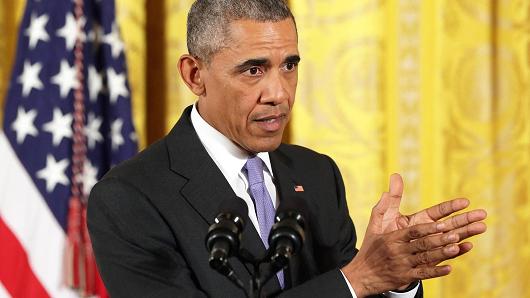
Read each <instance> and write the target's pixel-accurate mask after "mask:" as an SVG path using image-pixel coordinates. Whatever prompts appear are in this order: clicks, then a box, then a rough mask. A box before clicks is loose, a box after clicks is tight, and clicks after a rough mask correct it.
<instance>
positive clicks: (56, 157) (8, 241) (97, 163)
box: [0, 0, 137, 297]
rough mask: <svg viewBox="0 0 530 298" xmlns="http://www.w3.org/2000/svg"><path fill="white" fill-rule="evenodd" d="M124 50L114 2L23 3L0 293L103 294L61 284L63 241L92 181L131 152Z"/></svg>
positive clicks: (0, 218)
mask: <svg viewBox="0 0 530 298" xmlns="http://www.w3.org/2000/svg"><path fill="white" fill-rule="evenodd" d="M124 55H125V54H124V44H123V42H122V41H121V39H120V33H119V30H118V26H117V24H116V21H115V5H114V1H113V0H84V1H83V0H75V1H71V0H65V1H45V0H40V1H39V0H28V1H27V4H26V8H25V13H24V17H23V20H22V22H21V24H20V32H19V37H18V48H17V57H16V61H15V64H14V68H13V73H12V78H11V82H10V86H9V90H8V93H7V98H6V105H5V109H4V113H5V116H4V124H3V132H0V281H1V283H0V297H77V296H78V295H92V294H98V293H99V294H100V296H104V289H103V290H101V289H100V290H97V289H96V292H95V293H93V292H92V293H91V292H80V291H79V290H72V289H71V288H70V287H69V286H68V285H67V284H66V283H67V281H68V280H70V281H71V279H72V278H71V276H67V274H65V272H70V273H71V268H70V270H69V268H68V267H69V266H70V267H71V266H72V265H73V264H72V260H71V257H72V255H71V252H70V255H69V253H68V252H69V250H68V249H67V247H68V245H67V244H68V243H69V241H68V240H69V237H70V240H72V239H71V238H72V235H71V234H70V233H69V232H71V231H72V230H74V232H75V233H77V234H76V235H74V238H75V237H81V238H83V237H84V235H83V231H82V228H83V227H84V224H83V222H82V221H80V222H76V221H77V220H79V218H82V215H83V213H82V211H83V206H85V204H86V202H85V200H86V198H87V197H88V194H89V192H90V189H91V188H92V186H93V185H94V184H95V183H96V181H97V180H98V179H100V178H101V177H102V176H103V174H105V172H107V171H108V170H109V168H110V167H111V166H113V165H115V164H117V163H119V162H121V161H123V160H125V159H127V158H129V157H131V156H132V155H133V154H135V153H136V151H137V145H136V135H135V131H134V127H133V123H132V119H131V100H130V91H129V90H130V89H129V86H128V82H127V75H126V67H125V56H124ZM74 140H75V141H74ZM74 173H76V174H75V175H74ZM75 177H77V178H75ZM77 201H79V203H80V204H79V205H78V207H79V206H80V209H79V210H77V212H78V214H77V216H76V214H73V213H72V209H71V206H75V204H72V203H73V202H77ZM74 213H75V212H74ZM72 214H73V215H74V216H72ZM72 219H74V220H72ZM78 227H79V228H80V229H77V228H78ZM76 229H77V230H76ZM75 233H74V234H75ZM81 245H82V243H81ZM79 249H80V250H79V251H80V252H81V253H82V254H84V253H85V252H86V250H84V249H83V248H82V247H81V248H79ZM79 251H77V252H76V253H79ZM65 255H66V257H65ZM69 258H70V259H69ZM76 266H81V265H79V264H77V265H75V266H74V267H76ZM87 267H88V266H87ZM74 269H78V268H77V267H76V268H74ZM75 274H78V272H76V273H75ZM81 275H82V274H81ZM76 278H78V279H80V278H81V277H79V276H78V277H76ZM74 286H76V287H83V286H84V287H86V286H87V285H86V284H84V281H80V280H77V281H76V282H75V283H74ZM84 290H86V289H84ZM93 290H94V289H92V291H93ZM102 293H103V294H102Z"/></svg>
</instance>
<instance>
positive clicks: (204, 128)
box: [191, 104, 418, 298]
mask: <svg viewBox="0 0 530 298" xmlns="http://www.w3.org/2000/svg"><path fill="white" fill-rule="evenodd" d="M196 106H197V105H196V104H195V105H193V109H192V111H191V123H192V124H193V128H194V129H195V131H196V132H197V135H198V136H199V140H200V141H201V143H202V145H203V146H204V148H206V151H207V152H208V155H210V157H211V158H212V159H213V161H214V162H215V164H216V165H217V167H218V168H219V169H220V170H221V172H222V173H223V175H224V177H225V179H226V181H228V184H230V187H232V190H233V191H234V193H235V194H236V195H237V196H238V197H240V198H242V199H243V201H245V203H246V204H247V207H248V217H249V218H250V221H252V224H253V225H254V227H255V228H256V231H257V232H258V233H260V229H259V224H258V217H257V215H256V209H255V207H254V202H253V201H252V197H251V196H250V193H249V187H248V186H249V185H248V180H247V177H246V175H245V174H244V173H243V171H242V169H243V167H244V166H245V163H246V162H247V159H248V158H249V154H248V153H247V152H246V151H245V150H243V149H241V148H239V147H238V146H237V145H236V144H234V143H233V142H232V141H231V140H229V139H228V138H227V137H226V136H224V135H223V134H222V133H220V132H219V131H218V130H216V129H215V128H213V127H212V126H211V125H210V124H208V123H207V122H206V121H205V120H204V119H203V118H202V117H201V115H200V114H199V112H198V111H197V107H196ZM257 156H258V157H259V158H260V159H261V160H262V161H263V163H264V164H265V167H263V177H264V180H265V186H266V187H267V191H268V192H269V195H270V197H271V199H272V203H273V204H274V208H276V207H277V206H278V195H277V192H276V186H275V185H274V182H273V179H274V177H273V173H272V166H271V161H270V158H269V153H268V152H260V153H258V154H257ZM341 273H342V270H341ZM342 276H344V273H342ZM344 280H345V281H346V284H347V285H348V288H349V289H350V292H351V293H352V296H353V298H357V296H356V295H355V291H354V290H353V288H352V287H351V285H350V283H349V281H348V279H346V277H345V276H344ZM417 290H418V287H416V288H414V289H413V290H412V291H410V292H407V293H394V292H387V293H385V296H387V297H390V298H412V297H414V295H415V294H416V292H417Z"/></svg>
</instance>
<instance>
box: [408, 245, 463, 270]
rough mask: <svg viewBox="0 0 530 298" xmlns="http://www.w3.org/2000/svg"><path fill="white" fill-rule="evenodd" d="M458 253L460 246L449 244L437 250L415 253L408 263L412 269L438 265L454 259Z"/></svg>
mask: <svg viewBox="0 0 530 298" xmlns="http://www.w3.org/2000/svg"><path fill="white" fill-rule="evenodd" d="M459 253H460V246H459V245H458V244H451V245H447V246H445V247H440V248H438V249H434V250H429V251H423V252H420V253H417V254H415V255H414V256H413V257H412V258H411V259H410V262H411V265H412V267H417V266H421V265H429V264H439V263H441V262H443V261H445V260H448V259H452V258H454V257H456V256H457V255H458V254H459Z"/></svg>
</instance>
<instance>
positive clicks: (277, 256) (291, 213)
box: [269, 197, 308, 271]
mask: <svg viewBox="0 0 530 298" xmlns="http://www.w3.org/2000/svg"><path fill="white" fill-rule="evenodd" d="M307 218H308V217H307V208H306V204H305V202H304V200H303V199H301V198H299V197H292V198H288V199H285V200H284V201H282V202H281V203H280V206H278V209H277V212H276V218H275V221H276V223H275V224H274V225H273V226H272V229H271V232H270V235H269V247H270V254H271V256H270V258H271V264H272V266H273V268H274V270H275V271H278V270H280V269H283V268H285V266H287V264H288V262H289V259H290V258H291V257H292V256H293V255H295V254H297V253H298V252H299V251H300V250H301V249H302V246H303V244H304V240H305V232H304V229H305V226H306V219H307Z"/></svg>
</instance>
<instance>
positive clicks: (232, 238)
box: [206, 197, 248, 279]
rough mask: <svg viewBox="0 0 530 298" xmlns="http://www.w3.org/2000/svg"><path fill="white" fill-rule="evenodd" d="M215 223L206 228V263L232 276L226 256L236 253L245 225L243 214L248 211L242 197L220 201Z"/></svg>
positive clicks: (229, 276)
mask: <svg viewBox="0 0 530 298" xmlns="http://www.w3.org/2000/svg"><path fill="white" fill-rule="evenodd" d="M219 210H220V212H219V215H217V217H216V218H215V223H214V224H212V225H211V226H210V228H209V229H208V234H207V235H206V248H207V249H208V252H209V253H210V256H209V258H208V263H209V264H210V267H212V268H213V269H215V270H217V271H218V272H219V273H221V274H223V275H225V276H227V277H228V278H230V279H232V278H234V271H233V270H232V267H231V266H230V264H229V263H228V258H230V257H231V256H233V255H236V254H238V252H239V245H240V242H241V232H242V231H243V229H244V227H245V220H244V216H245V214H247V213H248V209H247V205H246V203H245V202H244V201H243V199H241V198H238V197H235V198H230V199H226V200H224V201H223V202H222V203H221V206H220V208H219Z"/></svg>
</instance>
